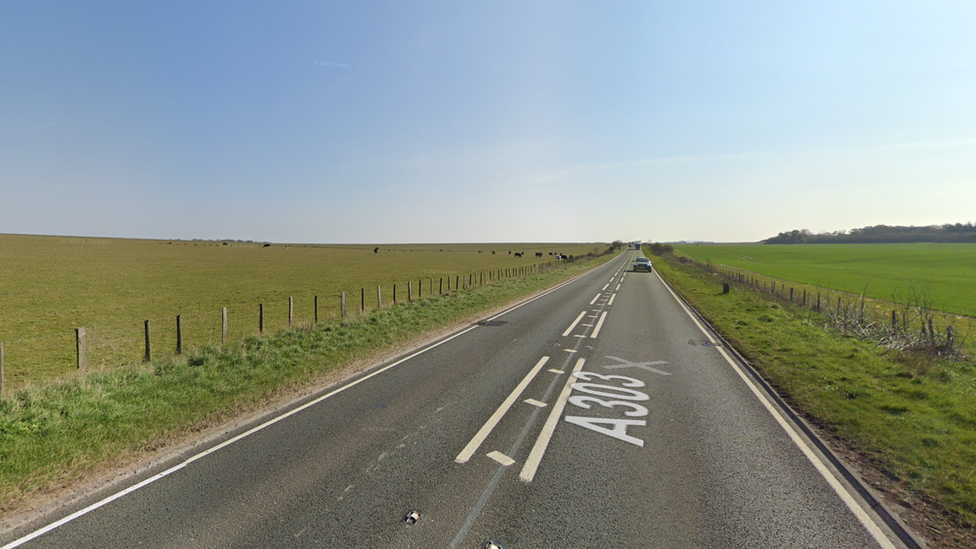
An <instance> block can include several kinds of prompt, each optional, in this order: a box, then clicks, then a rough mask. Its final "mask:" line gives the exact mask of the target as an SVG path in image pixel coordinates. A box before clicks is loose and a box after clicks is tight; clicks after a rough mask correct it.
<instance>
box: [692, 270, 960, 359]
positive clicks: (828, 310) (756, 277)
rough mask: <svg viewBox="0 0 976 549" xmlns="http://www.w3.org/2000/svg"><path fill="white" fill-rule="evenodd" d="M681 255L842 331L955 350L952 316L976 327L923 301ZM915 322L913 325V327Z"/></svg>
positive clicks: (951, 351) (938, 349)
mask: <svg viewBox="0 0 976 549" xmlns="http://www.w3.org/2000/svg"><path fill="white" fill-rule="evenodd" d="M679 261H680V262H681V263H690V264H692V265H694V266H696V267H698V268H700V269H701V270H703V271H705V272H708V273H711V274H712V275H715V276H718V277H720V278H722V279H723V282H724V283H726V284H727V283H732V284H734V285H738V286H740V287H745V288H748V289H751V290H753V291H756V292H759V293H761V294H765V295H767V296H770V297H772V298H775V299H778V300H781V301H784V302H789V303H791V304H793V305H798V306H800V307H803V308H805V309H809V310H812V311H814V312H816V313H819V314H821V315H823V316H825V317H827V318H829V319H830V320H832V321H833V324H835V325H836V326H838V327H840V328H841V329H842V330H844V331H846V332H849V333H858V334H859V335H870V336H872V337H875V338H877V337H879V336H880V337H881V338H884V339H885V340H886V341H888V342H889V343H890V342H891V341H892V340H894V339H895V338H900V339H902V340H906V338H907V339H911V340H913V341H914V342H915V343H916V344H917V343H918V342H919V341H921V342H922V343H926V344H927V345H928V347H930V348H932V349H935V350H937V351H942V350H944V351H945V352H946V354H953V353H955V352H956V351H957V350H958V349H957V344H959V343H961V341H960V340H959V338H958V330H957V328H956V327H955V326H954V325H953V322H956V323H960V324H964V325H965V326H966V328H967V335H968V334H972V333H973V332H974V330H976V318H972V317H967V316H963V315H956V314H952V313H946V312H944V311H939V310H936V309H931V308H928V307H926V306H925V305H927V304H926V303H923V302H919V303H915V304H911V303H907V304H905V303H895V302H889V301H884V300H880V299H875V298H868V297H865V296H864V295H863V294H862V295H859V294H855V293H852V292H846V291H843V290H837V289H834V288H824V287H820V286H816V285H813V284H805V283H801V282H793V281H786V280H779V279H775V277H771V276H768V275H763V274H760V273H755V272H753V271H747V270H745V269H739V268H735V267H729V266H726V265H712V264H705V263H701V262H699V261H696V260H693V259H691V258H687V257H682V258H681V259H679ZM788 284H790V285H789V286H788ZM797 288H800V289H802V290H803V292H802V297H799V296H798V292H796V289H797ZM807 290H815V291H816V294H817V297H816V302H814V301H813V299H812V297H811V298H809V299H808V295H807ZM834 298H836V303H834ZM832 305H833V308H832V307H831V306H832ZM899 313H900V314H899ZM936 318H938V319H939V322H938V324H936V322H935V319H936ZM913 325H914V326H916V327H917V329H916V328H912V326H913ZM940 330H941V331H940ZM915 334H917V337H916V335H915ZM916 346H917V345H916Z"/></svg>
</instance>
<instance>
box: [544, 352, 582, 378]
mask: <svg viewBox="0 0 976 549" xmlns="http://www.w3.org/2000/svg"><path fill="white" fill-rule="evenodd" d="M573 352H574V353H575V352H576V351H573ZM549 371H550V372H551V373H554V374H565V373H566V372H564V371H562V370H557V369H555V368H550V369H549Z"/></svg>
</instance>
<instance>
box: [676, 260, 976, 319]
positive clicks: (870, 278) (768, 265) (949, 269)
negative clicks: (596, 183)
mask: <svg viewBox="0 0 976 549" xmlns="http://www.w3.org/2000/svg"><path fill="white" fill-rule="evenodd" d="M675 249H676V250H677V251H678V252H680V253H681V254H683V255H686V256H688V257H690V258H692V259H694V260H696V261H699V262H701V263H712V264H714V265H725V266H728V267H733V268H736V269H741V270H745V271H751V272H754V273H759V274H763V275H767V276H771V277H775V278H779V279H783V280H790V281H794V282H800V283H804V284H809V285H811V286H819V287H822V288H830V289H834V290H840V291H843V292H849V293H852V294H855V295H860V294H862V293H863V294H864V295H865V296H866V297H870V298H874V299H878V300H883V301H889V302H893V303H900V304H903V305H919V303H918V300H922V301H924V304H925V305H927V308H929V309H934V310H939V311H944V312H947V313H952V314H956V315H964V316H969V317H976V244H794V245H791V244H777V245H764V244H708V245H706V244H701V245H695V244H681V245H677V246H675Z"/></svg>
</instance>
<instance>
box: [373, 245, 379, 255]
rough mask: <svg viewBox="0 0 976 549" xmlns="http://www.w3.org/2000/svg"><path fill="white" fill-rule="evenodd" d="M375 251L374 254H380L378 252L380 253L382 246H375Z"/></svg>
mask: <svg viewBox="0 0 976 549" xmlns="http://www.w3.org/2000/svg"><path fill="white" fill-rule="evenodd" d="M373 253H374V254H378V253H380V247H379V246H377V247H375V248H373Z"/></svg>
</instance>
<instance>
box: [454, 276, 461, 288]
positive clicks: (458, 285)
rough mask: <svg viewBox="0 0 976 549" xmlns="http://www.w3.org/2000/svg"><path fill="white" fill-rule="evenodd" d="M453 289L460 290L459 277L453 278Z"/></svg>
mask: <svg viewBox="0 0 976 549" xmlns="http://www.w3.org/2000/svg"><path fill="white" fill-rule="evenodd" d="M454 289H455V290H460V289H461V277H460V276H458V275H455V276H454Z"/></svg>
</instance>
